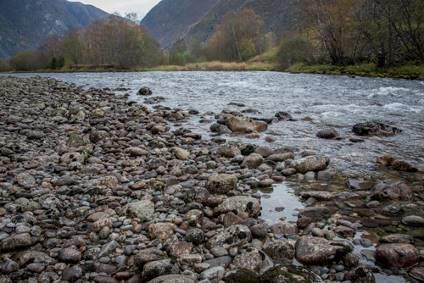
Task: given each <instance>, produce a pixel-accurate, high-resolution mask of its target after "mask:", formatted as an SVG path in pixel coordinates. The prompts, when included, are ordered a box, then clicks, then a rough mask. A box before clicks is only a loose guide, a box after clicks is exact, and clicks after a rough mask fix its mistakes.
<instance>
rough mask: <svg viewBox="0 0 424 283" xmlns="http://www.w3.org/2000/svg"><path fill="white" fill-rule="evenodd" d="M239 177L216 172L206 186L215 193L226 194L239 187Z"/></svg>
mask: <svg viewBox="0 0 424 283" xmlns="http://www.w3.org/2000/svg"><path fill="white" fill-rule="evenodd" d="M237 182H238V178H237V176H236V175H230V174H214V175H211V176H210V177H209V178H208V182H207V184H206V188H207V189H208V191H209V192H210V193H213V194H226V193H228V192H229V191H232V190H235V189H237Z"/></svg>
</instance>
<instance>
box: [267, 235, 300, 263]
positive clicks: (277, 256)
mask: <svg viewBox="0 0 424 283" xmlns="http://www.w3.org/2000/svg"><path fill="white" fill-rule="evenodd" d="M263 250H264V252H265V253H266V254H267V255H268V256H269V257H270V258H272V259H273V260H274V261H277V262H288V261H290V260H292V259H293V258H294V252H295V251H294V246H293V244H291V243H290V242H289V241H288V240H273V241H267V242H265V244H264V247H263Z"/></svg>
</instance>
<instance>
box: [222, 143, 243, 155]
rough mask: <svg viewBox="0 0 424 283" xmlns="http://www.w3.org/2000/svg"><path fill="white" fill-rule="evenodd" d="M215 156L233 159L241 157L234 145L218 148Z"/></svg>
mask: <svg viewBox="0 0 424 283" xmlns="http://www.w3.org/2000/svg"><path fill="white" fill-rule="evenodd" d="M217 154H218V155H220V156H223V157H226V158H234V157H236V156H238V155H241V151H240V149H239V148H238V147H237V146H235V145H229V144H226V145H222V146H220V147H219V148H218V150H217Z"/></svg>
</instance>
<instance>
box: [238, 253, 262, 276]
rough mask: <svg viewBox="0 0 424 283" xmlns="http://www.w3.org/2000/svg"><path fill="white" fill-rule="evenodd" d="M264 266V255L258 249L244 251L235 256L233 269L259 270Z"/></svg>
mask: <svg viewBox="0 0 424 283" xmlns="http://www.w3.org/2000/svg"><path fill="white" fill-rule="evenodd" d="M261 266H262V255H261V254H260V253H259V251H258V250H257V249H252V250H250V251H247V252H243V253H241V254H239V255H237V256H235V257H234V260H233V262H232V263H231V267H232V269H247V270H252V271H256V272H259V271H260V269H261Z"/></svg>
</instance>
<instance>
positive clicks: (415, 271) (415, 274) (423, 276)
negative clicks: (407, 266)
mask: <svg viewBox="0 0 424 283" xmlns="http://www.w3.org/2000/svg"><path fill="white" fill-rule="evenodd" d="M409 276H411V277H412V278H414V279H415V280H417V281H418V282H424V266H417V267H414V268H412V269H411V270H409Z"/></svg>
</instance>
